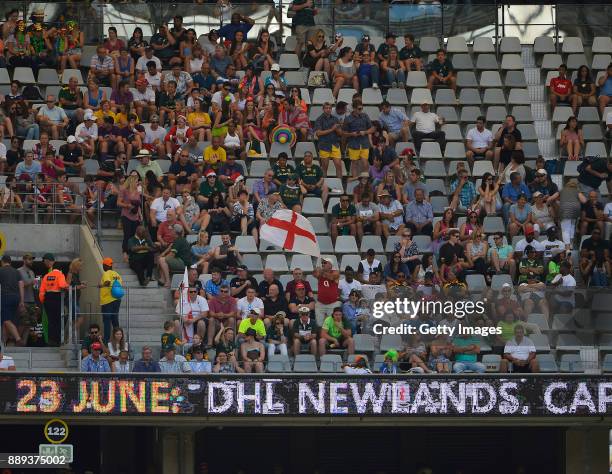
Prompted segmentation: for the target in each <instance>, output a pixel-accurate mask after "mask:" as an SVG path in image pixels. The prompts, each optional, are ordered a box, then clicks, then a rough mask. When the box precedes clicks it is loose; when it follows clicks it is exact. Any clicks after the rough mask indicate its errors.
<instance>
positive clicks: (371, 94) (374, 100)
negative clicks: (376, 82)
mask: <svg viewBox="0 0 612 474" xmlns="http://www.w3.org/2000/svg"><path fill="white" fill-rule="evenodd" d="M361 97H362V101H363V104H364V105H365V104H368V105H373V104H374V105H380V103H381V102H382V100H383V99H382V94H381V93H380V89H374V88H372V87H368V88H367V89H364V90H363V91H362V93H361Z"/></svg>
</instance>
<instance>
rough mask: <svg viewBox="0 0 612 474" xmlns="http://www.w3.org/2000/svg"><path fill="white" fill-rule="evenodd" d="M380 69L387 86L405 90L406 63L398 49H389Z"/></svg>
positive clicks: (393, 47)
mask: <svg viewBox="0 0 612 474" xmlns="http://www.w3.org/2000/svg"><path fill="white" fill-rule="evenodd" d="M383 46H384V44H382V45H381V48H382V47H383ZM380 68H381V69H382V72H383V74H384V75H385V79H386V82H387V85H389V86H391V87H399V88H400V89H403V88H404V85H405V83H406V69H405V66H404V63H403V62H402V61H401V60H400V58H399V52H398V50H397V47H395V46H392V47H390V48H389V50H388V53H387V57H386V58H385V59H383V60H382V61H381V62H380ZM403 141H407V140H403Z"/></svg>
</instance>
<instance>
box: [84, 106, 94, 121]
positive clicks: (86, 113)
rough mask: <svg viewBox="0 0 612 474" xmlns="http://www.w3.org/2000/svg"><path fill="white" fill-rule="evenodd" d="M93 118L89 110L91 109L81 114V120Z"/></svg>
mask: <svg viewBox="0 0 612 474" xmlns="http://www.w3.org/2000/svg"><path fill="white" fill-rule="evenodd" d="M93 119H94V114H93V112H92V111H91V109H87V110H86V111H85V114H84V115H83V120H93Z"/></svg>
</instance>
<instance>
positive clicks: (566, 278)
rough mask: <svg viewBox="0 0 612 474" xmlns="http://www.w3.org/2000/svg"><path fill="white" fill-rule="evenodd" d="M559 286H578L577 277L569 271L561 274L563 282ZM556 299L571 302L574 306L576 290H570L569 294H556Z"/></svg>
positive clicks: (560, 301) (561, 301)
mask: <svg viewBox="0 0 612 474" xmlns="http://www.w3.org/2000/svg"><path fill="white" fill-rule="evenodd" d="M559 288H576V279H575V278H574V277H573V275H571V274H570V273H568V274H567V275H563V276H561V283H560V284H559ZM555 299H556V300H557V301H558V302H559V303H569V304H571V305H572V306H574V305H575V304H576V298H575V296H574V292H573V291H572V292H570V294H568V295H559V294H556V295H555Z"/></svg>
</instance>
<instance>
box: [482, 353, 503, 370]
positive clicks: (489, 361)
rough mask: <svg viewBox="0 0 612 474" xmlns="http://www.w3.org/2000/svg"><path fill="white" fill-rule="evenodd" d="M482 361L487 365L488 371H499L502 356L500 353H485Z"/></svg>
mask: <svg viewBox="0 0 612 474" xmlns="http://www.w3.org/2000/svg"><path fill="white" fill-rule="evenodd" d="M482 363H483V364H484V366H485V367H486V370H487V372H499V367H500V365H501V356H500V355H499V354H484V355H483V356H482Z"/></svg>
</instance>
